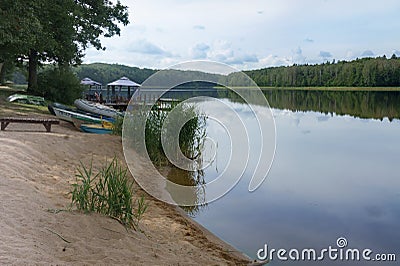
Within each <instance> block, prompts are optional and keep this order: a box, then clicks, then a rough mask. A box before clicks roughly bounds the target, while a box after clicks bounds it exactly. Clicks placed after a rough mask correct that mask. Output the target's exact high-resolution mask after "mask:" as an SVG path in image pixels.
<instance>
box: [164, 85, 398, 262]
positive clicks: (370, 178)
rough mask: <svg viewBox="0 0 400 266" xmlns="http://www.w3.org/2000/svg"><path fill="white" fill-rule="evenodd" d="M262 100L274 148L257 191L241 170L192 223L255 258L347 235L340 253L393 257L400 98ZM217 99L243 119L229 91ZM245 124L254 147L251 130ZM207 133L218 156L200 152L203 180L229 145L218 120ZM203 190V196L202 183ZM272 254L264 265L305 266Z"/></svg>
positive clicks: (212, 174)
mask: <svg viewBox="0 0 400 266" xmlns="http://www.w3.org/2000/svg"><path fill="white" fill-rule="evenodd" d="M264 94H265V95H266V97H267V99H268V101H269V102H270V105H271V106H272V113H273V116H274V118H275V123H276V144H277V146H276V154H275V159H274V162H273V165H272V167H271V169H270V172H269V174H268V176H267V178H266V180H265V181H264V182H263V183H262V185H261V186H260V187H259V188H258V189H257V190H256V191H254V192H248V184H249V181H250V177H251V174H252V173H251V172H250V171H245V172H244V175H243V178H242V179H241V180H240V182H239V183H238V184H237V185H236V186H235V187H234V188H233V189H232V190H231V191H230V192H229V193H227V194H226V195H225V196H223V197H222V198H220V199H218V200H216V201H214V202H211V203H209V204H207V205H206V206H201V207H199V208H195V209H191V211H190V214H191V215H192V216H193V217H194V219H195V220H196V221H198V222H199V223H200V224H202V225H203V226H205V227H206V228H207V229H209V230H210V231H211V232H213V233H214V234H215V235H217V236H218V237H220V238H222V239H223V240H225V241H227V242H228V243H230V244H231V245H232V246H234V247H235V248H237V249H239V250H241V251H242V252H244V253H246V254H247V255H248V256H250V257H252V258H254V259H255V258H257V252H258V250H260V249H262V248H264V247H265V245H268V249H272V248H274V249H276V250H278V249H285V250H287V251H288V252H289V251H290V250H292V249H298V250H300V254H301V251H302V250H303V249H310V248H312V249H315V250H317V252H319V251H321V250H322V249H324V248H328V247H329V246H332V247H333V248H338V244H337V240H338V239H339V238H345V240H346V241H347V244H346V245H345V247H344V246H341V248H342V249H343V250H344V251H346V250H345V249H359V250H360V251H363V250H364V249H370V250H372V255H371V257H373V256H375V255H376V254H377V253H382V254H391V253H395V254H396V255H397V259H398V260H399V259H400V252H399V247H400V204H399V203H400V164H399V160H400V141H399V136H400V120H399V117H400V115H399V110H400V93H399V92H321V91H315V92H310V91H265V92H264ZM218 96H219V98H221V100H222V101H224V103H225V104H229V105H230V106H231V107H232V108H233V109H234V110H235V112H237V113H238V114H239V116H241V117H245V116H246V112H247V111H248V110H247V109H246V108H247V105H246V104H244V103H242V102H241V101H240V100H239V99H238V97H236V96H235V95H234V94H232V93H230V92H226V91H225V92H219V93H218ZM207 108H208V110H203V111H204V112H206V113H207V112H210V110H209V109H210V108H211V107H209V106H208V107H207ZM246 110H247V111H246ZM247 126H248V131H249V132H250V134H249V139H250V140H251V138H252V137H251V132H252V130H253V129H252V123H249V124H248V125H247ZM207 136H208V137H210V138H212V139H214V141H215V143H218V145H217V147H215V146H214V147H213V148H214V149H216V151H212V152H211V153H215V158H214V159H213V160H210V158H211V157H212V156H211V157H210V155H209V154H210V151H207V149H206V150H205V151H204V156H205V157H207V156H209V157H210V158H204V160H205V161H207V160H208V161H207V162H208V163H209V166H208V167H207V168H205V169H204V171H203V172H202V177H203V178H204V180H205V181H206V182H210V181H212V180H214V179H215V178H216V177H217V176H218V175H219V174H220V172H221V169H224V167H225V166H224V165H226V163H227V162H228V161H229V156H230V155H229V153H230V151H231V149H232V147H231V146H230V144H229V141H228V137H227V136H228V135H227V134H226V133H223V127H221V125H219V124H218V123H215V122H213V121H208V123H207ZM233 145H239V146H238V147H240V145H242V144H241V143H234V144H233ZM251 145H258V144H257V143H251V144H250V146H251ZM206 147H207V145H206ZM239 149H240V148H239ZM249 164H250V165H251V164H254V162H252V161H250V162H249ZM172 175H174V174H172ZM176 175H178V176H179V175H183V176H184V174H182V173H180V172H179V171H178V172H175V177H172V179H177V177H176ZM178 179H179V178H178ZM228 182H229V181H228ZM204 189H205V192H204V193H205V195H207V186H205V187H204ZM341 240H344V239H341ZM292 254H295V253H292ZM276 256H277V255H276V254H275V257H274V259H273V261H272V262H271V263H270V264H269V265H281V264H291V263H293V264H294V263H295V264H296V265H310V264H312V263H310V262H309V261H300V262H299V261H296V262H294V261H293V259H292V260H291V259H288V261H286V262H283V261H281V260H279V259H278V258H276ZM287 256H288V254H286V257H287ZM315 263H317V262H315ZM323 263H324V264H328V265H329V264H334V265H354V264H357V263H356V262H354V261H344V260H339V259H337V260H336V261H335V262H333V260H329V259H328V258H327V255H326V256H325V260H324V261H323ZM358 263H359V265H369V264H368V263H367V262H366V261H361V262H358ZM370 263H371V265H373V264H374V263H373V262H370ZM375 263H376V262H375ZM381 264H382V265H395V264H396V263H395V262H385V263H381ZM396 265H397V264H396Z"/></svg>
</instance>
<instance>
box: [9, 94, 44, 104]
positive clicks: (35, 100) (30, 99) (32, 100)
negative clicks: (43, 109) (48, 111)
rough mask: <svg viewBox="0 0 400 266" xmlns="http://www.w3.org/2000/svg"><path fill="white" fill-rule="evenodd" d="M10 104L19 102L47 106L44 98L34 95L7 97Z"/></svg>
mask: <svg viewBox="0 0 400 266" xmlns="http://www.w3.org/2000/svg"><path fill="white" fill-rule="evenodd" d="M7 100H8V101H9V102H18V103H26V104H35V105H45V104H46V103H45V101H44V98H43V97H40V96H33V95H25V94H13V95H10V96H8V97H7Z"/></svg>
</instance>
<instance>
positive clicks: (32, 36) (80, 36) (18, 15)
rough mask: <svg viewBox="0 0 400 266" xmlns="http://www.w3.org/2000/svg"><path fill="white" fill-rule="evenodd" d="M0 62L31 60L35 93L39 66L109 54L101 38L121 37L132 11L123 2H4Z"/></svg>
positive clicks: (78, 0)
mask: <svg viewBox="0 0 400 266" xmlns="http://www.w3.org/2000/svg"><path fill="white" fill-rule="evenodd" d="M0 12H1V20H0V23H1V26H0V51H1V52H0V62H3V61H7V60H8V61H17V60H18V61H23V60H26V59H27V58H28V59H29V78H28V82H29V88H30V89H31V88H36V87H37V86H36V85H37V84H36V72H37V66H38V64H39V63H43V62H46V61H47V62H56V63H58V64H59V65H70V64H80V63H81V59H82V57H83V56H84V51H85V49H86V48H87V47H88V46H89V45H92V46H93V47H95V48H96V49H105V48H104V47H103V46H102V44H101V42H100V37H101V36H104V37H112V36H114V35H119V34H120V28H119V27H120V25H124V26H125V25H127V24H128V23H129V20H128V11H127V7H126V6H123V5H122V4H121V3H120V1H117V2H116V3H113V2H112V1H104V0H54V1H48V0H35V1H30V0H12V1H11V0H2V4H1V9H0Z"/></svg>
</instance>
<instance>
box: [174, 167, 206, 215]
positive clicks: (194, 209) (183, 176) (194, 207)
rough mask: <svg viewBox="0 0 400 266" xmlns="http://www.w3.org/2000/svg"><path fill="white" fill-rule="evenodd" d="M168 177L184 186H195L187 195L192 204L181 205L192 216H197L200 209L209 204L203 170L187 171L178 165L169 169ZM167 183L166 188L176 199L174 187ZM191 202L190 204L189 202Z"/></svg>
mask: <svg viewBox="0 0 400 266" xmlns="http://www.w3.org/2000/svg"><path fill="white" fill-rule="evenodd" d="M167 178H168V180H169V181H172V182H174V183H175V184H179V185H182V186H193V187H196V189H193V190H192V191H191V192H192V193H191V194H190V195H185V197H186V198H188V199H189V200H187V202H188V205H191V206H181V208H182V209H183V210H184V211H185V212H186V213H187V214H189V215H190V216H192V217H194V216H196V215H197V214H198V213H199V211H200V210H202V209H203V208H204V207H205V206H207V204H206V203H205V201H206V194H205V193H206V190H205V180H204V172H203V171H202V170H197V171H185V170H182V169H179V168H176V167H172V168H169V169H168V174H167ZM168 184H169V183H167V186H166V190H167V191H168V192H169V193H170V194H171V197H172V199H173V200H175V198H174V197H175V196H176V193H174V191H173V187H170V186H169V185H168ZM189 203H190V204H189Z"/></svg>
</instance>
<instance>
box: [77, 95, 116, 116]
mask: <svg viewBox="0 0 400 266" xmlns="http://www.w3.org/2000/svg"><path fill="white" fill-rule="evenodd" d="M74 104H75V106H76V107H77V108H78V109H80V110H83V111H85V112H89V113H94V114H98V115H103V116H109V117H113V118H116V117H118V116H123V114H122V113H121V112H119V111H117V110H115V109H114V108H111V107H108V106H105V105H103V104H100V103H95V102H90V101H86V100H83V99H77V100H75V102H74Z"/></svg>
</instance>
